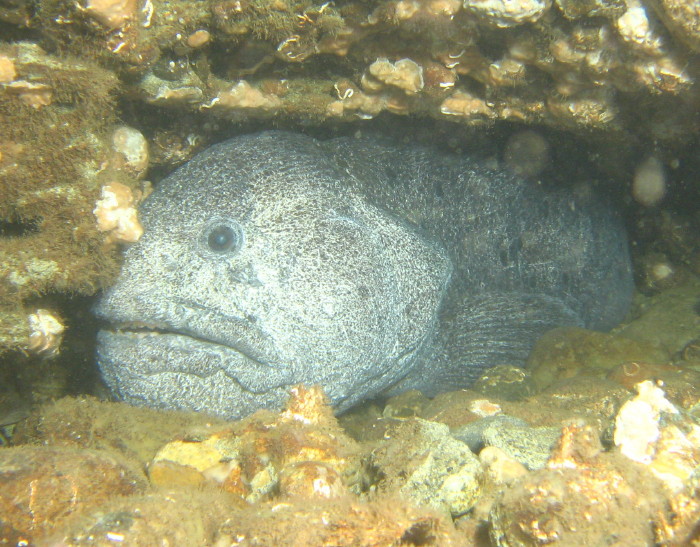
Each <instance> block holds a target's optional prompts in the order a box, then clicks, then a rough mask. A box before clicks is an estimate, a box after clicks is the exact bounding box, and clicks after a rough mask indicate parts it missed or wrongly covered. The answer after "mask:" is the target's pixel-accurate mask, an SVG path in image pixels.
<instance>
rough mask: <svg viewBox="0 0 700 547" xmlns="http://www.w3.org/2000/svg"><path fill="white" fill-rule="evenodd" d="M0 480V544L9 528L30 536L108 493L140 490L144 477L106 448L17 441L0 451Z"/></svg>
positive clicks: (101, 500) (47, 529) (93, 504)
mask: <svg viewBox="0 0 700 547" xmlns="http://www.w3.org/2000/svg"><path fill="white" fill-rule="evenodd" d="M0 484H2V488H1V489H0V515H2V521H3V523H4V525H5V527H3V528H2V529H0V530H1V533H0V544H4V543H5V540H4V537H5V536H6V535H7V534H9V533H10V532H13V533H15V534H23V535H26V536H27V538H31V539H32V540H36V539H37V538H40V537H42V536H44V535H45V534H46V533H48V532H50V531H52V530H54V529H56V528H58V527H60V526H62V525H63V524H64V523H65V522H66V520H67V519H68V518H69V517H71V516H73V515H77V514H81V513H83V512H84V511H86V510H89V509H92V508H94V507H97V506H99V505H101V504H103V503H105V502H106V501H107V500H109V499H110V498H112V497H113V496H126V495H130V494H136V493H140V492H141V491H143V490H144V487H145V485H146V481H145V479H144V477H143V475H141V474H140V473H139V472H137V471H135V470H134V469H132V468H131V467H130V466H129V465H127V464H126V463H125V462H122V461H120V460H119V459H118V458H116V457H115V456H113V455H111V454H109V453H108V452H102V451H96V450H77V449H73V448H58V447H43V446H18V447H15V448H4V449H2V451H0ZM32 543H33V541H32Z"/></svg>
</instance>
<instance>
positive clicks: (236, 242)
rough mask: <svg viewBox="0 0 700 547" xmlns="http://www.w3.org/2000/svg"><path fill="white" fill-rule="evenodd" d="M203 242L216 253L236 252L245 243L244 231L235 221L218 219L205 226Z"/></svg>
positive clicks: (210, 250)
mask: <svg viewBox="0 0 700 547" xmlns="http://www.w3.org/2000/svg"><path fill="white" fill-rule="evenodd" d="M202 243H204V244H205V245H206V249H207V250H208V251H209V252H213V253H215V254H224V253H235V252H236V251H238V250H239V249H240V248H241V246H242V244H243V232H242V230H241V228H240V226H239V225H238V224H237V223H235V222H231V221H228V220H218V221H216V222H213V223H211V224H209V225H208V226H207V227H206V228H205V230H204V233H203V234H202Z"/></svg>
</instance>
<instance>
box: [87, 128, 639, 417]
mask: <svg viewBox="0 0 700 547" xmlns="http://www.w3.org/2000/svg"><path fill="white" fill-rule="evenodd" d="M140 215H141V220H142V223H143V225H144V227H145V233H144V235H143V237H142V238H141V240H140V241H139V242H138V243H136V244H134V245H132V246H131V247H129V248H128V249H127V250H126V253H125V262H124V266H123V269H122V273H121V276H120V277H119V279H118V281H117V283H116V285H114V286H113V287H112V288H111V289H109V290H108V291H107V292H106V294H105V295H104V297H103V298H102V300H101V301H100V302H99V304H98V306H97V308H96V312H97V314H98V315H99V316H100V317H102V318H104V319H107V320H109V321H110V322H111V323H112V324H113V325H114V329H113V330H106V329H105V330H102V331H100V333H99V338H98V362H99V365H100V367H101V369H102V372H103V375H104V378H105V380H106V382H107V384H108V385H109V386H110V388H111V389H112V390H113V391H114V392H115V394H116V395H117V396H119V397H120V398H123V399H124V400H126V401H128V402H131V403H136V404H145V405H149V406H155V407H160V408H177V409H192V410H200V411H208V412H211V413H215V414H219V415H221V416H225V417H228V418H236V417H239V416H242V415H246V414H248V413H250V412H251V411H253V410H256V409H258V408H263V407H265V408H279V407H280V405H281V404H282V403H283V402H284V400H285V399H286V397H287V394H288V391H289V388H290V386H292V385H294V384H297V383H305V384H321V385H322V386H323V387H324V389H325V390H326V393H327V394H328V395H329V396H330V398H331V400H332V402H333V404H334V405H336V408H337V409H339V410H343V409H347V408H349V407H350V406H352V405H354V404H356V403H358V402H360V401H362V400H363V399H365V398H368V397H372V396H376V395H379V394H391V393H397V392H399V391H401V390H404V389H408V388H418V389H421V390H423V391H424V392H425V393H427V394H429V395H432V394H435V393H437V392H439V391H441V390H447V389H458V388H460V387H464V386H468V385H469V384H470V383H471V382H472V381H473V380H474V379H475V378H476V377H478V376H479V374H480V373H481V372H482V371H483V370H484V368H486V367H489V366H492V365H495V364H499V363H516V364H522V363H523V362H524V360H525V359H526V357H527V354H528V351H529V350H530V348H531V346H532V344H533V342H534V340H535V339H536V338H537V337H538V336H539V335H540V334H541V333H542V332H544V331H545V330H547V329H549V328H551V327H553V326H556V325H581V326H587V327H589V328H594V329H605V328H608V327H610V326H612V325H614V324H615V323H617V322H618V321H620V320H621V318H622V317H623V315H624V314H625V312H626V310H627V308H628V306H629V302H630V296H631V290H632V280H631V272H630V260H629V255H628V251H627V243H626V239H625V235H624V231H623V228H622V227H621V225H620V223H619V221H618V219H616V217H615V216H614V215H613V214H612V213H611V212H610V211H609V210H608V208H607V207H604V206H601V205H600V203H598V202H596V201H595V200H594V199H593V198H591V197H590V196H588V197H585V196H584V197H578V198H574V197H573V196H572V195H564V194H563V193H560V194H558V195H554V194H548V193H547V192H545V191H544V190H542V189H541V188H537V187H534V186H532V185H529V184H527V183H524V182H522V181H520V180H518V179H515V178H514V177H512V176H510V175H507V174H505V173H501V172H493V171H489V170H486V169H484V168H482V167H479V166H478V165H476V164H475V163H474V162H473V161H471V160H470V159H469V158H466V157H456V156H451V155H441V154H439V153H437V152H436V151H435V150H432V149H429V148H421V147H416V146H400V145H394V144H390V143H387V142H384V141H381V140H376V139H374V140H373V139H351V138H341V139H335V140H331V141H327V142H318V141H316V140H314V139H312V138H310V137H306V136H303V135H297V134H291V133H283V132H266V133H262V134H258V135H250V136H243V137H237V138H235V139H232V140H229V141H226V142H223V143H221V144H218V145H216V146H213V147H211V148H209V149H208V150H206V151H205V152H203V153H202V154H200V155H198V156H197V157H195V158H194V159H193V160H192V161H190V162H189V163H188V164H187V165H185V166H184V167H182V168H180V169H179V170H177V171H176V172H175V173H173V174H172V175H170V176H169V177H168V178H166V179H165V180H163V181H162V182H161V183H160V184H159V185H158V187H157V188H156V190H155V191H154V192H153V194H152V195H151V196H150V197H149V198H148V199H147V200H146V201H145V202H144V203H143V205H142V207H141V210H140ZM222 225H224V226H228V227H229V229H230V231H233V232H234V233H236V234H238V238H237V242H236V243H235V244H233V245H232V246H231V247H230V248H229V249H228V250H226V251H223V252H222V251H216V250H213V249H212V248H211V247H210V245H209V234H210V233H211V231H212V230H215V229H216V228H217V227H219V226H222ZM135 325H143V326H144V327H143V328H137V327H135Z"/></svg>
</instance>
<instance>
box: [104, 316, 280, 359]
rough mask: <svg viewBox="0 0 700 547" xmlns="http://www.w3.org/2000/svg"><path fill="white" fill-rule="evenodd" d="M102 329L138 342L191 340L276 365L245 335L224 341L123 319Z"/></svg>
mask: <svg viewBox="0 0 700 547" xmlns="http://www.w3.org/2000/svg"><path fill="white" fill-rule="evenodd" d="M102 330H105V331H108V332H111V333H112V334H113V335H117V336H120V337H123V338H127V339H129V340H131V341H134V342H136V343H138V341H139V340H143V339H147V338H162V339H167V338H168V337H170V338H171V339H173V340H177V341H178V342H179V343H185V344H187V343H188V342H190V343H192V345H196V346H199V347H202V346H207V347H211V348H218V349H221V350H224V351H226V352H231V351H233V352H235V353H237V354H240V355H242V356H243V357H245V358H246V359H248V360H250V361H253V362H254V363H257V364H258V365H261V366H265V367H273V366H275V360H273V359H272V358H271V357H270V355H269V353H268V352H266V351H264V350H262V349H259V348H257V347H256V346H255V345H254V344H253V343H252V342H250V341H248V340H246V339H245V337H244V336H236V337H235V340H230V341H229V340H225V341H224V340H222V339H221V338H217V339H211V338H208V337H206V336H204V335H202V334H199V333H196V332H192V331H190V330H184V329H176V328H173V327H171V326H169V325H164V324H160V323H150V322H146V321H122V322H119V323H112V324H110V325H109V326H103V327H102ZM261 336H262V335H261Z"/></svg>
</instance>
